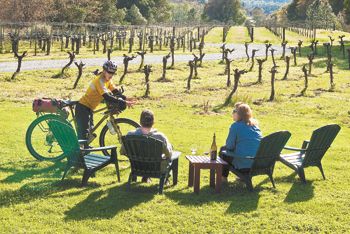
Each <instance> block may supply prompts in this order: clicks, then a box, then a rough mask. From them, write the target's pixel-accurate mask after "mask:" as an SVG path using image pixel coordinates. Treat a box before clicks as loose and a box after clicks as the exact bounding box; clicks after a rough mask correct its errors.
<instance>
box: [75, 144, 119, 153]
mask: <svg viewBox="0 0 350 234" xmlns="http://www.w3.org/2000/svg"><path fill="white" fill-rule="evenodd" d="M111 149H117V146H115V145H111V146H105V147H97V148H90V149H81V151H82V152H83V153H91V152H96V151H103V150H111Z"/></svg>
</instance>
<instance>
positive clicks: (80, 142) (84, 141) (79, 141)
mask: <svg viewBox="0 0 350 234" xmlns="http://www.w3.org/2000/svg"><path fill="white" fill-rule="evenodd" d="M87 142H88V141H87V140H78V143H79V144H85V143H87Z"/></svg>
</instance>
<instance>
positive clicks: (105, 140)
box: [99, 118, 140, 156]
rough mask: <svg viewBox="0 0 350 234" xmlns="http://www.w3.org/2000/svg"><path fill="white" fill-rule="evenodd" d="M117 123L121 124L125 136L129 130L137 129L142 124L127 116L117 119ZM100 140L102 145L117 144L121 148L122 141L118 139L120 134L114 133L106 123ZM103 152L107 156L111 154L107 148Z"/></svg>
mask: <svg viewBox="0 0 350 234" xmlns="http://www.w3.org/2000/svg"><path fill="white" fill-rule="evenodd" d="M115 124H116V125H118V126H119V129H120V131H121V133H122V135H123V136H124V135H125V134H127V133H128V132H129V131H131V130H135V129H136V128H138V127H140V125H139V124H138V123H137V122H135V121H133V120H131V119H125V118H118V119H115ZM99 140H100V146H101V147H104V146H109V145H116V146H117V147H118V148H117V149H118V150H120V147H121V143H120V142H119V140H118V135H112V134H111V133H110V131H109V129H108V126H107V125H105V126H104V127H103V128H102V130H101V133H100V139H99ZM103 154H104V155H106V156H109V155H110V153H109V152H108V151H107V150H105V151H103Z"/></svg>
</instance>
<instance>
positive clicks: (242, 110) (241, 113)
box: [235, 102, 258, 126]
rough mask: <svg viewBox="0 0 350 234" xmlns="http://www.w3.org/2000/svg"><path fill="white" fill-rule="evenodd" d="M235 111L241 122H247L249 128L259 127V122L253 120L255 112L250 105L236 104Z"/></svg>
mask: <svg viewBox="0 0 350 234" xmlns="http://www.w3.org/2000/svg"><path fill="white" fill-rule="evenodd" d="M235 111H236V112H237V115H238V117H239V120H240V121H243V122H245V123H246V124H247V125H249V126H255V125H258V122H257V121H256V120H255V119H253V111H252V109H251V108H250V106H249V105H248V104H245V103H242V102H237V103H236V104H235Z"/></svg>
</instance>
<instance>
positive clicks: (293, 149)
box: [284, 146, 306, 152]
mask: <svg viewBox="0 0 350 234" xmlns="http://www.w3.org/2000/svg"><path fill="white" fill-rule="evenodd" d="M284 149H285V150H291V151H299V152H305V151H306V149H299V148H294V147H290V146H285V147H284Z"/></svg>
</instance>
